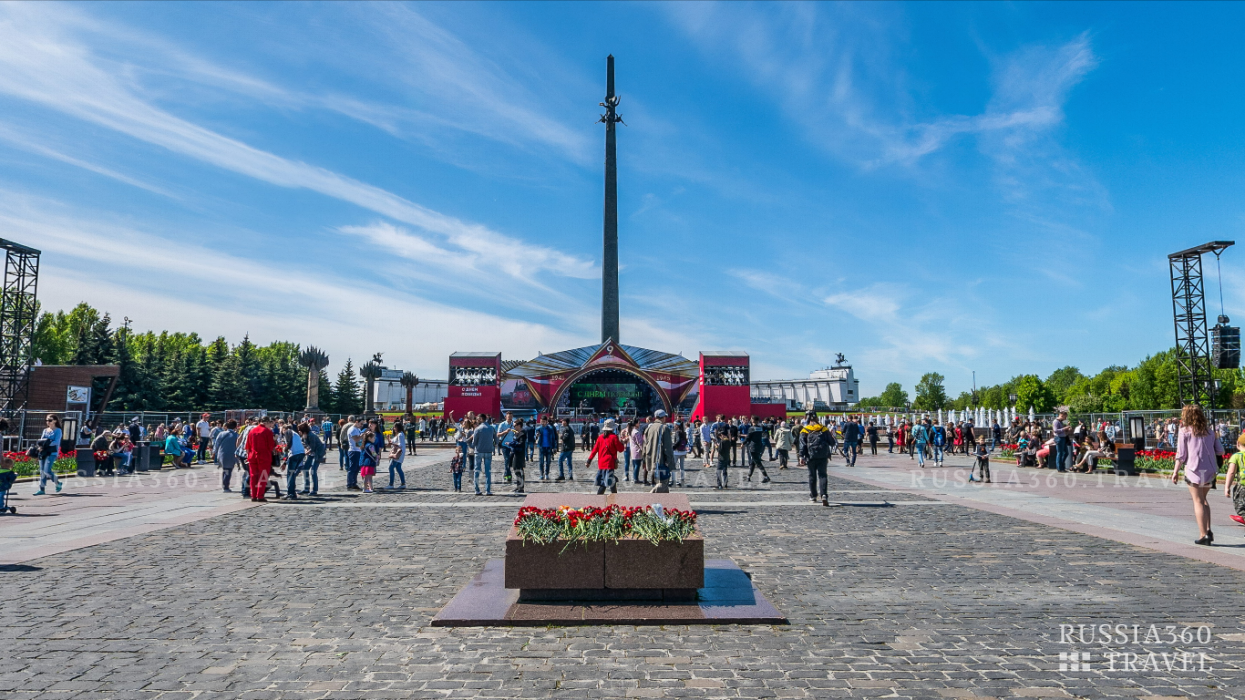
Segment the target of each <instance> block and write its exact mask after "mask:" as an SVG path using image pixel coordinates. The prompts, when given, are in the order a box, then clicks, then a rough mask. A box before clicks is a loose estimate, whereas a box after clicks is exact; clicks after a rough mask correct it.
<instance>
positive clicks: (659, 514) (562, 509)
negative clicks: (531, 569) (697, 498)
mask: <svg viewBox="0 0 1245 700" xmlns="http://www.w3.org/2000/svg"><path fill="white" fill-rule="evenodd" d="M514 526H515V528H516V529H517V530H518V533H519V537H521V538H522V539H523V542H524V543H528V542H531V543H533V544H550V543H552V542H557V541H564V542H566V543H567V545H568V546H569V545H571V544H573V543H575V542H617V541H618V540H621V539H626V538H634V539H643V540H648V541H649V542H652V543H653V544H658V543H660V542H672V541H673V542H682V541H683V540H684V539H685V538H687V537H691V536H692V535H693V534H695V532H696V513H695V512H694V511H690V510H677V509H674V508H671V509H662V508H660V507H658V508H656V509H655V508H654V507H653V506H644V507H643V508H623V507H620V506H617V505H612V506H609V507H606V508H593V507H587V508H571V507H568V506H559V507H558V508H534V507H532V506H524V507H522V508H520V509H519V515H518V517H516V518H515V519H514Z"/></svg>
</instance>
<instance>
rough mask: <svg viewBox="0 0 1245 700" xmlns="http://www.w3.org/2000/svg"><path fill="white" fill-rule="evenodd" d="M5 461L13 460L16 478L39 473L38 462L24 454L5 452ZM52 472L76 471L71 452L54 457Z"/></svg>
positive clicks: (74, 460)
mask: <svg viewBox="0 0 1245 700" xmlns="http://www.w3.org/2000/svg"><path fill="white" fill-rule="evenodd" d="M4 457H5V459H11V460H13V471H14V472H17V475H18V476H35V475H36V474H38V473H39V462H38V460H34V459H31V458H30V457H28V456H27V455H26V453H25V452H5V453H4ZM52 471H53V472H55V473H57V474H69V473H70V472H76V471H78V460H77V459H76V458H75V455H74V453H73V452H61V453H60V454H58V455H57V456H56V462H55V464H53V465H52Z"/></svg>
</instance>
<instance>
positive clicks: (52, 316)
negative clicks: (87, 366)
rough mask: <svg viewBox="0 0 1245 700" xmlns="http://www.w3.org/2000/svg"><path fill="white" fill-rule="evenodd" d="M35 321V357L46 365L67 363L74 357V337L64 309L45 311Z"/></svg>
mask: <svg viewBox="0 0 1245 700" xmlns="http://www.w3.org/2000/svg"><path fill="white" fill-rule="evenodd" d="M38 319H39V320H38V321H36V322H35V334H34V335H35V337H34V357H35V359H36V360H39V361H40V362H42V363H43V364H45V365H67V364H69V359H70V358H71V357H73V339H72V338H71V337H70V336H69V333H68V324H67V323H66V317H65V312H64V311H57V312H56V313H48V312H44V313H42V314H39V315H38Z"/></svg>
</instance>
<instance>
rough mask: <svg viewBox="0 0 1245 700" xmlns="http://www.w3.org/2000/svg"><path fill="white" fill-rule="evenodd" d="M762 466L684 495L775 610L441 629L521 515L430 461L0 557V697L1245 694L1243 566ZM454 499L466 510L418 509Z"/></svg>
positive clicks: (715, 551)
mask: <svg viewBox="0 0 1245 700" xmlns="http://www.w3.org/2000/svg"><path fill="white" fill-rule="evenodd" d="M534 472H535V470H534V469H533V470H530V471H529V473H534ZM555 472H556V469H555ZM771 475H772V476H774V477H775V479H774V482H773V483H771V484H767V485H766V486H767V487H768V490H767V491H764V492H761V491H748V490H731V491H727V492H716V491H713V490H710V489H700V488H697V489H694V490H693V494H692V498H693V501H697V502H701V503H702V505H701V506H699V510H700V511H701V512H702V517H701V524H702V527H703V530H704V532H705V534H706V536H707V551H706V555H707V556H709V557H714V558H720V557H729V558H731V559H734V560H735V561H736V562H737V563H738V564H739V565H740V566H741V567H743V568H744V570H746V571H747V572H749V573H750V574H751V575H752V576H753V578H754V580H755V581H756V583H757V585H758V586H759V587H760V588H761V590H762V591H764V592H765V594H766V595H767V596H768V597H769V599H770V600H771V602H773V603H774V604H775V605H776V606H777V607H778V608H779V609H780V610H782V611H783V612H784V613H785V614H786V615H787V616H788V617H789V618H790V621H791V624H790V625H785V626H729V625H728V626H716V627H696V626H692V627H689V626H678V625H670V626H662V627H555V628H537V629H532V628H513V629H508V628H456V629H455V628H435V629H434V628H431V627H429V626H428V623H429V620H430V619H431V618H432V616H433V615H434V614H435V613H436V612H437V610H439V609H440V607H441V606H442V605H444V604H445V603H446V602H447V601H448V600H449V599H450V598H451V597H452V596H453V595H454V594H455V593H457V591H458V590H459V588H460V587H461V586H462V585H463V584H464V583H466V582H467V581H468V580H469V579H470V578H471V577H472V576H473V575H474V574H476V573H477V572H478V571H479V570H480V569H481V567H482V566H483V564H484V562H485V561H486V560H488V559H490V558H496V557H500V556H502V553H503V544H502V540H503V536H504V533H505V530H506V529H507V527H508V525H509V523H510V521H511V520H512V519H513V517H514V510H513V509H511V508H506V507H502V506H498V507H466V506H467V505H468V504H471V503H479V502H487V501H488V499H477V498H476V497H474V496H467V497H460V496H455V495H452V494H446V493H443V491H444V490H445V488H446V485H447V484H448V475H447V474H446V473H445V469H444V465H432V466H428V467H424V468H420V469H412V470H410V471H409V472H408V485H409V486H410V487H411V488H410V489H408V490H407V491H405V492H399V493H384V494H377V495H375V496H373V497H362V496H358V495H356V494H353V493H342V492H336V493H333V494H330V495H329V497H328V498H326V499H323V500H322V501H320V502H319V504H317V503H313V502H310V501H302V502H299V503H292V504H278V503H271V504H268V505H265V506H263V507H258V508H252V509H249V510H244V511H239V512H235V513H230V514H225V515H221V516H217V517H214V518H210V519H206V520H200V521H197V522H193V523H188V524H185V525H181V526H178V527H174V528H169V529H165V530H161V531H159V532H153V533H146V534H141V535H137V536H134V537H129V538H126V539H121V540H116V541H112V542H108V543H104V544H100V545H98V546H94V547H89V548H85V549H79V550H75V551H71V552H65V553H61V554H56V555H53V556H48V557H44V558H42V559H38V560H33V561H29V562H26V563H25V564H22V565H13V566H7V567H0V582H3V584H4V591H5V593H6V594H7V595H6V596H5V598H6V602H5V604H4V606H3V608H2V609H0V697H3V698H22V699H25V698H69V697H91V698H117V699H124V698H159V699H161V700H164V699H172V698H222V699H224V698H228V699H230V700H232V699H235V698H243V699H245V698H255V699H256V700H259V699H261V698H406V697H410V698H453V697H505V698H513V697H531V698H546V697H575V698H580V697H582V698H597V697H710V698H719V697H901V698H910V697H911V698H946V697H957V698H959V697H964V698H967V697H1000V698H1001V697H1008V698H1010V697H1095V698H1096V697H1121V696H1128V697H1137V696H1150V697H1153V696H1163V697H1207V698H1211V697H1213V698H1221V697H1236V698H1245V683H1243V682H1242V664H1245V597H1243V596H1242V592H1243V591H1242V589H1243V588H1245V574H1242V573H1241V572H1238V571H1235V570H1232V569H1228V568H1224V567H1218V566H1215V565H1213V564H1208V563H1205V562H1199V561H1193V560H1190V559H1186V558H1181V557H1176V556H1172V555H1168V554H1163V553H1159V552H1155V551H1152V550H1147V549H1142V548H1139V547H1135V546H1131V545H1127V544H1123V543H1118V542H1113V541H1110V540H1103V539H1097V538H1094V537H1090V536H1087V535H1083V534H1080V533H1076V532H1070V531H1068V530H1063V529H1058V528H1053V527H1048V526H1045V525H1039V524H1035V523H1030V522H1026V521H1022V520H1016V519H1012V518H1008V517H1005V516H1002V515H996V514H993V513H989V512H984V511H980V510H973V509H969V508H965V507H961V506H958V505H950V504H945V503H940V502H934V501H929V502H924V499H921V498H920V497H919V496H912V495H908V494H894V495H893V497H891V498H889V499H887V498H885V497H886V496H887V494H885V493H879V490H878V489H877V488H876V487H871V486H868V485H864V484H860V483H857V482H853V481H848V480H845V479H837V478H835V479H832V480H831V486H830V488H831V489H832V490H833V491H834V493H833V494H832V496H833V497H834V498H835V500H836V501H842V502H845V503H857V504H858V505H857V506H851V505H846V506H843V507H837V508H822V507H821V506H814V505H807V504H801V505H782V503H786V502H799V501H800V500H801V498H802V493H803V489H804V488H805V483H806V481H805V478H804V473H803V472H800V471H795V470H792V471H788V472H777V471H771ZM386 482H387V478H385V477H380V478H378V484H381V485H383V484H384V483H386ZM575 483H576V485H578V486H579V487H580V488H579V489H574V490H581V491H582V490H584V489H583V486H584V484H583V482H575ZM570 486H571V485H570V484H556V483H545V482H532V488H531V489H530V490H536V489H538V488H539V489H540V490H550V489H553V488H558V489H565V490H572V489H571V488H569V487H570ZM885 500H891V501H900V500H903V501H905V502H909V505H906V506H902V507H900V506H896V507H880V506H877V505H876V504H877V503H879V502H882V501H885ZM492 501H493V502H502V503H511V504H513V505H515V506H517V504H518V502H519V501H518V498H517V497H513V496H510V497H504V498H503V497H500V496H499V497H495V498H494V499H492ZM741 501H743V502H747V503H748V505H744V506H737V505H732V506H726V505H710V503H738V502H741ZM448 502H455V503H462V504H463V506H464V507H458V506H443V507H424V506H425V505H427V504H432V503H448ZM343 504H352V505H358V506H359V507H336V506H340V505H343ZM421 504H422V505H421ZM1063 625H1073V626H1077V625H1086V626H1090V625H1092V626H1093V627H1086V628H1085V629H1084V630H1082V629H1080V628H1078V627H1071V628H1068V627H1061V626H1063ZM1099 625H1112V635H1111V638H1110V639H1109V641H1108V643H1107V644H1103V641H1104V640H1103V636H1102V634H1101V630H1099V628H1098V627H1097V626H1099ZM1116 625H1122V626H1123V627H1119V628H1118V629H1116V628H1115V626H1116ZM1134 625H1137V628H1136V635H1137V636H1136V638H1135V639H1134V636H1133V635H1134V627H1133V626H1134ZM1151 625H1154V626H1155V628H1154V634H1157V635H1158V636H1159V637H1160V639H1159V640H1158V641H1155V640H1154V638H1153V637H1151V639H1149V640H1147V639H1146V637H1147V634H1148V633H1150V631H1151V630H1150V626H1151ZM1169 626H1174V628H1173V629H1171V630H1169ZM1186 628H1187V629H1186ZM1091 630H1092V632H1093V633H1094V634H1095V635H1096V637H1095V638H1092V639H1091V638H1090V634H1091ZM1069 631H1071V636H1072V638H1071V639H1069V634H1068V632H1069ZM1182 632H1184V633H1185V634H1186V639H1187V640H1188V641H1180V635H1181V633H1182ZM1081 634H1083V635H1084V637H1083V640H1082V639H1081V638H1080V635H1081ZM1199 634H1200V635H1201V637H1200V641H1199ZM1173 635H1174V636H1175V639H1176V642H1175V643H1174V644H1173V643H1172V641H1171V640H1172V636H1173ZM1124 637H1127V639H1124ZM1070 652H1071V653H1074V656H1073V658H1074V659H1075V663H1076V667H1075V668H1076V670H1071V668H1068V670H1062V671H1061V670H1060V664H1061V660H1060V654H1061V653H1063V654H1065V659H1064V661H1063V662H1062V663H1064V665H1065V667H1068V666H1069V663H1070V662H1069V660H1068V658H1067V656H1066V655H1067V654H1068V653H1070ZM1150 652H1154V656H1153V657H1151V656H1149V654H1150ZM1174 652H1178V653H1180V654H1183V653H1185V652H1188V653H1189V654H1190V656H1188V657H1185V656H1183V655H1181V656H1173V653H1174ZM1164 653H1165V654H1166V655H1167V656H1166V657H1164V656H1163V654H1164ZM1082 654H1088V659H1087V660H1084V659H1083V657H1082ZM1128 655H1133V656H1128ZM1186 659H1187V665H1186ZM1086 661H1087V662H1088V664H1087V665H1088V670H1084V667H1083V666H1082V664H1084V663H1086ZM1173 661H1174V663H1175V666H1174V668H1172V669H1171V670H1168V666H1167V663H1168V662H1173Z"/></svg>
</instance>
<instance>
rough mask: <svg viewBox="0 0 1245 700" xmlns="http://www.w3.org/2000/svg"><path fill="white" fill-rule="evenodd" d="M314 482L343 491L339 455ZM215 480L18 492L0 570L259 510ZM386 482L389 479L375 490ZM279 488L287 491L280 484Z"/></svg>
mask: <svg viewBox="0 0 1245 700" xmlns="http://www.w3.org/2000/svg"><path fill="white" fill-rule="evenodd" d="M445 455H446V453H445V452H443V451H440V450H427V451H424V452H421V453H420V454H419V455H418V456H415V457H408V458H407V460H406V467H407V470H408V471H409V470H411V469H420V468H424V467H427V466H428V465H430V464H436V463H440V462H441V461H442V460H444V459H445ZM319 476H320V482H321V489H322V490H323V491H332V490H334V489H337V488H340V487H341V486H342V485H344V484H345V473H344V472H342V471H341V470H340V469H339V468H338V461H337V452H336V451H333V452H330V453H329V459H328V461H327V462H326V463H325V464H324V465H321V467H320V470H319ZM220 478H221V472H220V469H219V468H217V467H216V466H215V465H212V464H200V465H197V466H195V467H193V468H191V469H177V470H174V469H162V470H160V471H158V472H147V473H143V474H133V475H129V476H122V477H96V478H79V477H76V476H74V477H61V479H62V481H63V482H64V484H65V486H64V489H63V490H62V491H61V492H60V493H59V494H58V493H54V492H51V491H49V494H48V495H46V496H34V495H31V494H32V493H33V492H34V491H35V489H36V488H37V486H36V485H35V484H32V483H20V484H16V485H15V486H14V487H13V497H12V500H11V501H10V504H11V505H13V506H16V507H17V509H18V514H17V515H15V516H14V515H5V516H0V564H17V563H20V562H24V561H28V560H31V559H36V558H39V557H44V556H47V555H50V554H56V553H59V552H67V551H70V550H74V549H78V548H81V547H90V546H93V545H97V544H100V543H103V542H111V541H113V540H117V539H120V538H123V537H130V536H132V535H137V534H141V533H145V532H152V531H155V530H163V529H166V528H170V527H174V526H177V525H184V524H186V523H191V522H194V521H196V520H203V519H205V518H212V517H215V516H218V515H223V514H225V513H232V512H234V511H238V510H246V509H248V508H253V507H255V506H256V505H257V504H254V503H251V502H250V500H249V499H246V498H243V497H242V496H241V494H240V493H238V492H237V491H238V489H239V487H240V485H241V482H240V474H239V473H238V472H237V471H235V472H234V475H233V487H234V493H223V492H222V491H221V485H220ZM386 481H387V477H385V479H384V480H380V479H378V481H377V483H385V482H386ZM281 483H282V488H283V489H284V484H285V481H284V479H282V481H281Z"/></svg>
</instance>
